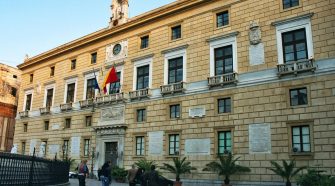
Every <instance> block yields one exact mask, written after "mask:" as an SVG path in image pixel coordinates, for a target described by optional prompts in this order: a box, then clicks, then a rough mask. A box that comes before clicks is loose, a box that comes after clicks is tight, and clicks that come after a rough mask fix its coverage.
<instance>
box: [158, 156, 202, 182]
mask: <svg viewBox="0 0 335 186" xmlns="http://www.w3.org/2000/svg"><path fill="white" fill-rule="evenodd" d="M173 163H174V165H170V164H168V163H164V167H162V168H161V169H164V170H167V171H169V172H171V173H173V174H175V175H176V181H177V182H179V181H180V175H182V174H186V173H191V170H196V168H195V167H192V166H191V165H190V164H191V162H189V161H186V157H184V158H183V159H182V160H180V158H179V157H177V158H173Z"/></svg>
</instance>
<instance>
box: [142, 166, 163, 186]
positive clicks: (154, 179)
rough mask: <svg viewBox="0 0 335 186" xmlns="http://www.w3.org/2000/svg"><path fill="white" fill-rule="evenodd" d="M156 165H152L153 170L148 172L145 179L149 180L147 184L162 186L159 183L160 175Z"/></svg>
mask: <svg viewBox="0 0 335 186" xmlns="http://www.w3.org/2000/svg"><path fill="white" fill-rule="evenodd" d="M155 169H156V166H155V165H151V171H150V172H148V173H147V174H146V176H145V178H146V179H145V180H146V182H147V186H160V185H159V176H158V172H157V171H156V170H155Z"/></svg>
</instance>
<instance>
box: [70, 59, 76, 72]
mask: <svg viewBox="0 0 335 186" xmlns="http://www.w3.org/2000/svg"><path fill="white" fill-rule="evenodd" d="M76 66H77V60H76V59H73V60H71V70H74V69H76Z"/></svg>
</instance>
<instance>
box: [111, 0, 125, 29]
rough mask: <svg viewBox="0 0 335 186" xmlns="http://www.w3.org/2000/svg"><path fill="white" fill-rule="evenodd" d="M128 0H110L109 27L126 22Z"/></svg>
mask: <svg viewBox="0 0 335 186" xmlns="http://www.w3.org/2000/svg"><path fill="white" fill-rule="evenodd" d="M128 7H129V4H128V0H112V5H111V11H112V14H111V17H110V21H109V28H112V27H114V26H118V25H120V24H123V23H126V22H127V20H128Z"/></svg>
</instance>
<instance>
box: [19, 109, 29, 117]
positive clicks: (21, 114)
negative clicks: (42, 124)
mask: <svg viewBox="0 0 335 186" xmlns="http://www.w3.org/2000/svg"><path fill="white" fill-rule="evenodd" d="M19 115H20V117H21V118H26V117H29V111H28V110H26V111H22V112H19Z"/></svg>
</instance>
